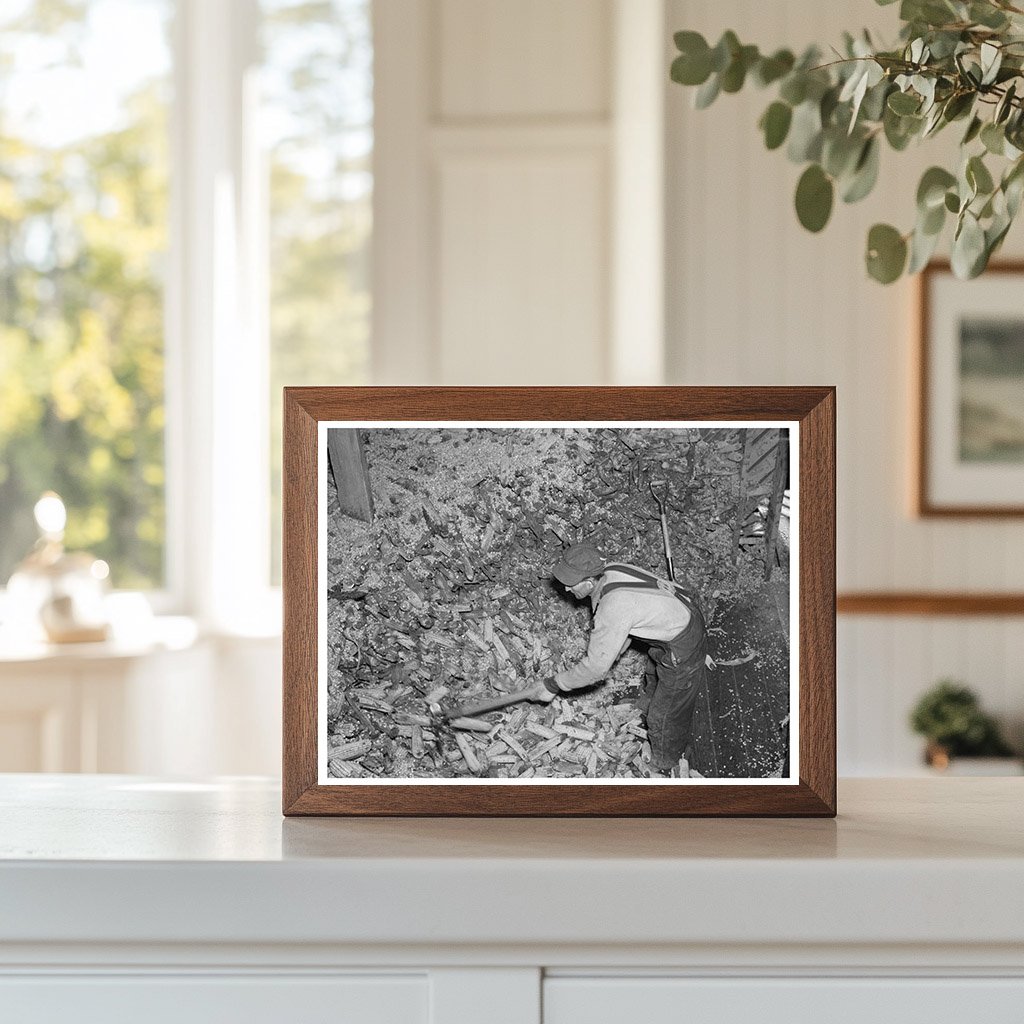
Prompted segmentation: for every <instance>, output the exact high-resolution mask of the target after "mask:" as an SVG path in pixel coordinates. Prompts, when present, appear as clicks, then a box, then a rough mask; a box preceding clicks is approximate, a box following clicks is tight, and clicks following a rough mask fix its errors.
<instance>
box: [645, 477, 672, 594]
mask: <svg viewBox="0 0 1024 1024" xmlns="http://www.w3.org/2000/svg"><path fill="white" fill-rule="evenodd" d="M655 483H658V484H660V485H661V487H662V493H661V494H660V495H659V494H658V492H657V491H656V490H655V489H654V485H655ZM650 488H651V497H652V498H654V500H655V501H656V502H657V503H658V514H659V515H660V517H661V539H662V542H663V543H664V545H665V561H666V562H667V563H668V578H669V579H670V580H671V581H672V582H673V583H675V581H676V567H675V565H674V564H673V562H672V542H671V541H670V540H669V539H668V519H666V518H665V502H666V501H667V500H668V483H667V481H665V480H657V481H655V480H652V481H651V483H650Z"/></svg>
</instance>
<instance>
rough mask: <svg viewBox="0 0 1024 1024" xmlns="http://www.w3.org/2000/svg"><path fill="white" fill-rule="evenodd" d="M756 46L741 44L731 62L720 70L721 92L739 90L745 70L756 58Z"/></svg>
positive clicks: (744, 78) (744, 77) (750, 66)
mask: <svg viewBox="0 0 1024 1024" xmlns="http://www.w3.org/2000/svg"><path fill="white" fill-rule="evenodd" d="M758 57H759V54H758V50H757V47H756V46H741V47H740V49H739V51H738V52H737V53H736V54H734V56H733V60H732V63H731V64H730V65H729V66H728V67H727V68H726V69H725V70H724V71H723V72H722V92H729V93H732V92H739V91H740V89H742V88H743V83H744V82H745V81H746V79H747V72H748V71H749V70H750V69H751V68H752V67H753V66H754V64H755V62H756V61H757V60H758Z"/></svg>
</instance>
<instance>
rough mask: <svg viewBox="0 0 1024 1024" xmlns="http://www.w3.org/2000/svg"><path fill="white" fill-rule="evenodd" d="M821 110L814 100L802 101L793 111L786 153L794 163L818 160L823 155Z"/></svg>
mask: <svg viewBox="0 0 1024 1024" xmlns="http://www.w3.org/2000/svg"><path fill="white" fill-rule="evenodd" d="M821 141H822V140H821V111H820V110H819V109H818V104H817V103H814V102H813V101H810V100H808V101H805V102H804V103H801V104H800V106H799V107H797V108H796V110H794V111H793V120H792V124H791V125H790V129H789V143H788V145H787V147H786V155H787V156H788V157H789V159H790V160H792V161H793V163H803V162H805V161H807V160H817V159H818V158H819V157H820V156H821Z"/></svg>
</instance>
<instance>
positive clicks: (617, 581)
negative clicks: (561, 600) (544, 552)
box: [538, 543, 707, 773]
mask: <svg viewBox="0 0 1024 1024" xmlns="http://www.w3.org/2000/svg"><path fill="white" fill-rule="evenodd" d="M552 575H553V576H554V578H555V579H556V580H558V582H559V583H561V584H562V586H563V587H565V589H566V590H568V591H569V593H571V594H572V595H573V596H575V597H577V598H581V599H582V598H584V597H589V598H590V603H591V607H592V609H593V612H594V628H593V632H592V633H591V634H590V642H589V644H588V645H587V653H586V655H585V656H584V657H583V658H582V660H580V661H579V662H577V663H576V664H575V665H573V666H571V667H570V668H567V669H563V670H562V671H561V672H559V673H558V674H557V675H555V676H553V677H550V678H548V679H545V680H544V682H543V684H542V686H541V687H539V688H538V699H540V700H544V701H550V700H553V699H554V698H555V697H556V696H558V695H560V694H561V695H564V694H566V693H571V692H573V691H574V690H580V689H582V688H584V687H586V686H592V685H593V684H594V683H597V682H600V680H602V679H603V678H604V677H605V676H606V675H607V674H608V673H609V672H610V671H611V668H612V666H613V665H614V664H615V662H616V660H617V659H618V657H619V655H620V654H622V652H623V651H625V649H626V648H627V647H628V646H629V642H630V639H631V638H634V637H635V638H636V639H638V640H641V641H643V642H644V643H645V644H646V645H647V650H648V654H649V656H650V659H651V664H649V665H648V668H647V672H646V687H645V694H644V700H643V702H642V703H643V704H645V705H646V711H647V735H648V739H649V740H650V743H651V765H652V768H653V769H655V770H656V771H658V772H663V773H667V772H668V771H670V770H671V769H672V768H674V767H675V766H676V765H677V764H678V763H679V759H680V758H681V757H682V756H683V753H684V751H685V750H686V747H687V745H688V744H689V742H690V739H691V736H692V732H693V713H694V710H695V708H696V706H697V699H698V697H699V696H700V694H701V693H702V692H703V691H704V688H705V685H706V671H707V666H706V660H705V659H706V658H707V631H706V629H705V625H704V617H703V615H702V614H701V612H700V608H699V607H698V606H697V602H696V599H695V598H694V597H693V596H692V595H690V594H688V593H687V592H686V591H685V590H684V589H683V588H681V587H680V586H678V585H677V584H675V583H671V582H669V581H668V580H662V579H658V578H657V577H656V576H653V575H652V574H651V573H649V572H647V571H646V570H644V569H640V568H638V567H637V566H634V565H626V564H624V563H619V562H609V563H606V562H605V560H604V559H603V558H602V557H601V555H600V553H599V552H598V551H597V549H596V548H594V547H593V546H592V545H590V544H587V543H582V544H574V545H573V546H572V547H570V548H568V549H567V550H566V551H565V552H564V553H563V555H562V557H561V558H560V559H559V560H558V562H557V563H556V565H555V566H554V568H553V569H552ZM541 690H542V691H543V692H541Z"/></svg>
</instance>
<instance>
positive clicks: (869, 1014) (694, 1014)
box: [544, 977, 1024, 1024]
mask: <svg viewBox="0 0 1024 1024" xmlns="http://www.w3.org/2000/svg"><path fill="white" fill-rule="evenodd" d="M700 1020H705V1021H747V1020H749V1021H757V1024H795V1022H797V1021H814V1024H866V1022H871V1021H874V1022H878V1024H890V1022H892V1024H895V1022H898V1024H963V1022H964V1021H969V1020H979V1021H984V1022H985V1024H1020V1022H1021V1021H1022V1020H1024V978H1012V979H1011V978H955V979H954V978H949V979H938V978H935V979H933V978H926V979H913V980H911V979H900V978H864V979H861V978H770V979H769V978H738V979H728V978H679V977H676V978H656V977H649V978H628V977H622V978H579V977H577V978H570V977H553V978H548V979H547V980H546V981H545V984H544V1024H622V1022H623V1021H657V1022H658V1024H693V1022H694V1021H700Z"/></svg>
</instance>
